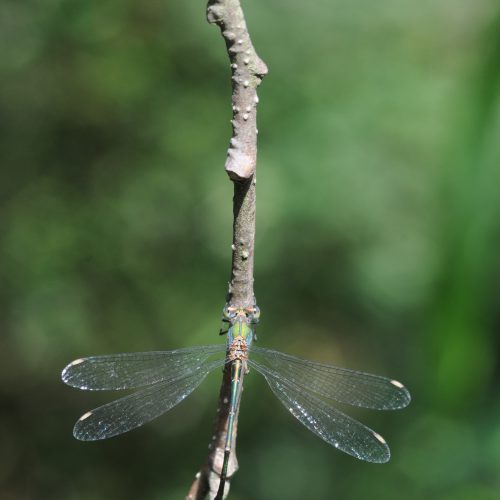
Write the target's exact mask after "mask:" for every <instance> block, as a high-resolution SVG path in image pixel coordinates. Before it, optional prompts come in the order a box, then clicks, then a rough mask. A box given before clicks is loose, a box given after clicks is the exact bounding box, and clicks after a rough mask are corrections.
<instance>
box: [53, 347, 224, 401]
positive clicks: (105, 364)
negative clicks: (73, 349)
mask: <svg viewBox="0 0 500 500" xmlns="http://www.w3.org/2000/svg"><path fill="white" fill-rule="evenodd" d="M225 350H226V346H225V345H224V344H220V345H210V346H196V347H189V348H187V349H177V350H175V351H154V352H134V353H130V354H112V355H109V356H92V357H90V358H81V359H77V360H75V361H73V362H72V363H70V364H69V365H68V366H66V368H64V370H63V372H62V375H61V378H62V380H63V381H64V382H65V383H66V384H68V385H70V386H72V387H77V388H78V389H82V390H87V391H102V390H117V389H133V388H136V387H144V386H147V385H150V384H156V383H158V382H166V381H168V380H171V379H172V378H175V377H179V376H181V375H182V374H186V373H190V372H191V371H192V370H194V369H195V368H196V367H197V366H199V365H200V364H202V363H203V362H204V361H206V360H207V358H208V357H209V356H211V355H213V354H217V353H224V352H225Z"/></svg>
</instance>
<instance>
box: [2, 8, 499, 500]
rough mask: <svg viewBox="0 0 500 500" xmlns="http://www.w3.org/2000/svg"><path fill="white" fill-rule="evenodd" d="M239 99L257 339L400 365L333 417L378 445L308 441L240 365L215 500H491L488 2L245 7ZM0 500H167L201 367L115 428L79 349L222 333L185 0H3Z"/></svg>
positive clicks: (208, 85) (207, 393)
mask: <svg viewBox="0 0 500 500" xmlns="http://www.w3.org/2000/svg"><path fill="white" fill-rule="evenodd" d="M244 6H245V8H246V11H247V18H248V24H249V26H250V29H251V33H252V36H253V39H254V44H255V46H256V48H257V51H258V52H259V54H260V55H261V57H262V58H263V59H264V60H265V61H266V62H267V64H268V66H269V68H270V73H269V76H268V77H267V78H266V79H265V80H264V82H263V84H262V86H261V88H260V89H259V94H260V98H261V104H260V107H259V111H258V114H259V129H260V135H259V167H258V180H259V182H258V221H257V224H258V227H257V231H258V234H257V247H256V281H255V289H256V294H257V297H258V300H259V305H260V307H261V309H262V323H261V325H260V327H259V340H260V342H261V344H262V345H266V346H270V347H276V348H279V349H280V350H284V351H286V352H289V353H292V354H296V355H299V356H303V357H307V358H310V359H315V360H322V361H327V362H334V363H336V364H339V365H344V366H349V367H352V368H358V369H362V370H365V371H372V372H375V373H380V374H386V375H389V376H391V377H395V378H398V379H400V380H402V381H403V382H404V383H405V384H406V385H407V386H408V387H409V388H410V390H411V392H412V396H413V402H412V405H411V406H410V407H409V408H408V409H406V410H404V411H401V412H395V413H382V412H370V411H353V412H351V414H353V415H355V416H356V417H358V418H360V419H361V420H362V421H363V422H365V423H367V424H368V425H370V426H372V427H374V428H375V429H376V430H377V431H378V432H380V433H381V434H382V435H384V436H385V437H386V439H387V440H388V442H389V444H390V445H391V449H392V453H393V457H392V460H391V462H389V464H387V465H384V466H380V465H372V464H366V463H362V462H359V461H357V460H355V459H353V458H351V457H349V456H347V455H344V454H342V453H339V452H337V451H335V450H334V449H332V448H331V447H329V446H328V445H326V444H325V443H324V442H322V441H321V440H320V439H318V438H316V437H315V436H313V435H312V434H311V433H309V432H308V431H307V430H306V429H304V428H302V426H300V424H299V423H297V422H296V421H295V420H294V419H292V418H291V417H290V416H289V414H288V412H287V411H286V410H285V409H284V408H283V407H282V405H281V404H280V403H279V402H278V400H276V398H275V397H274V396H273V395H272V393H271V391H270V390H269V389H268V388H267V387H266V385H265V382H264V381H263V380H261V379H260V377H257V376H256V375H255V374H253V373H252V374H251V375H250V376H249V377H248V378H247V381H246V390H245V394H244V398H243V403H242V413H241V420H240V427H239V440H238V457H239V460H240V467H241V469H240V471H239V473H238V474H237V475H236V476H235V479H234V481H233V486H232V491H231V495H230V498H231V499H232V500H283V499H288V500H294V499H297V500H299V499H304V498H314V499H347V500H350V499H364V498H376V499H379V498H380V499H385V500H389V499H400V498H402V497H403V496H404V498H405V499H408V500H413V499H424V498H425V499H450V500H451V499H453V500H457V499H458V500H469V499H470V500H476V499H477V500H483V499H484V500H487V499H497V498H499V497H500V472H499V470H500V469H499V463H500V399H499V398H498V396H499V391H498V383H499V382H500V369H499V364H498V357H497V352H498V349H499V345H498V344H499V342H498V336H497V335H496V332H497V331H498V327H499V323H500V315H499V308H498V305H497V304H498V301H499V299H500V286H499V282H500V266H499V261H498V258H497V257H498V251H499V246H500V245H499V223H498V221H499V220H500V167H499V165H500V161H499V158H500V100H499V82H500V17H499V14H500V5H499V3H498V2H497V1H494V0H475V1H474V2H472V1H467V0H433V1H431V0H423V1H416V0H413V1H403V2H401V1H396V0H379V1H377V2H371V1H368V0H358V1H350V0H315V1H314V2H313V1H310V2H305V1H299V0H253V1H250V0H246V1H245V2H244ZM0 56H1V57H0V85H1V92H0V154H1V169H0V193H1V195H0V201H1V211H0V225H1V227H0V259H1V268H0V273H1V287H0V310H1V314H0V325H1V334H0V335H1V336H0V408H1V410H0V497H1V498H2V499H4V500H18V499H27V500H28V499H29V500H38V499H43V500H46V499H65V500H66V499H67V500H80V499H92V500H94V499H95V500H100V499H103V500H117V499H137V498H144V499H148V500H149V499H151V500H160V499H161V500H170V499H171V500H179V499H181V498H184V495H185V494H186V493H187V491H188V488H189V486H190V484H191V481H192V480H193V478H194V474H195V472H196V471H197V470H198V468H199V465H200V464H201V462H202V461H203V460H204V457H205V456H206V453H207V445H208V443H209V441H210V436H211V434H212V422H213V417H214V414H215V408H216V399H217V393H218V386H219V382H220V373H216V374H213V375H211V376H210V377H209V378H208V380H207V381H206V382H205V383H204V384H203V386H202V387H201V388H200V389H198V390H197V391H196V392H195V393H194V394H193V395H192V396H191V397H190V398H189V399H188V400H186V401H185V402H184V403H182V404H181V405H180V406H179V407H177V408H176V409H175V410H173V411H172V412H170V413H169V414H167V415H165V416H163V417H162V418H160V419H158V420H157V421H155V422H154V423H152V424H149V425H147V426H145V427H143V428H141V429H139V430H136V431H134V432H131V433H129V434H126V435H124V436H122V437H118V438H114V439H111V440H109V441H104V442H98V443H80V442H77V441H76V440H74V439H73V437H72V435H71V429H72V426H73V424H74V422H75V420H76V419H77V418H78V417H79V416H80V415H81V414H82V413H84V412H85V411H87V410H88V409H90V408H93V407H96V406H98V405H99V404H101V403H103V402H106V401H109V400H110V399H112V398H113V397H114V396H115V395H110V394H85V393H82V392H79V391H76V390H74V389H71V388H69V387H66V386H64V385H63V384H62V382H61V381H60V371H61V369H62V368H63V367H64V365H65V364H66V363H67V362H69V361H70V360H72V359H74V358H77V357H81V356H85V355H92V354H103V353H113V352H128V351H141V350H154V349H156V350H157V349H173V348H177V347H186V346H191V345H196V344H208V343H216V342H220V341H221V339H219V337H218V335H217V333H218V328H219V324H220V312H221V309H222V306H223V304H224V298H225V293H226V289H227V279H228V276H229V267H230V244H231V218H232V204H231V198H232V186H231V183H230V182H229V181H228V179H227V178H226V175H225V173H224V170H223V166H224V160H225V151H226V147H227V144H228V140H229V137H230V124H229V120H230V71H229V64H228V61H227V56H226V53H225V47H224V43H223V40H222V38H221V37H220V34H219V32H218V30H217V29H216V28H214V27H211V26H209V25H208V24H207V23H206V21H205V2H204V1H201V0H161V1H159V0H150V1H147V2H140V1H137V0H136V1H132V0H99V1H97V0H88V1H82V0H45V1H40V0H38V1H37V0H24V1H19V0H2V2H1V4H0Z"/></svg>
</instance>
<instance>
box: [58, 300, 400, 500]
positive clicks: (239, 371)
mask: <svg viewBox="0 0 500 500" xmlns="http://www.w3.org/2000/svg"><path fill="white" fill-rule="evenodd" d="M259 315H260V312H259V309H258V307H256V306H254V307H250V308H246V309H242V308H234V307H229V306H226V307H225V308H224V311H223V321H225V322H227V323H229V325H230V326H229V329H228V332H227V342H226V345H224V344H221V345H210V346H197V347H190V348H186V349H177V350H174V351H157V352H145V353H131V354H115V355H110V356H93V357H89V358H82V359H77V360H75V361H73V362H72V363H70V364H69V365H68V366H66V368H65V369H64V370H63V372H62V379H63V381H64V382H65V383H66V384H68V385H70V386H72V387H77V388H79V389H83V390H89V391H96V390H121V389H138V390H137V391H136V392H134V393H132V394H130V395H128V396H125V397H123V398H121V399H118V400H116V401H113V402H111V403H108V404H105V405H104V406H100V407H99V408H97V409H95V410H92V411H89V412H87V413H85V414H84V415H83V416H82V417H80V419H79V420H78V421H77V422H76V424H75V427H74V430H73V435H74V436H75V438H77V439H80V440H83V441H94V440H98V439H106V438H109V437H112V436H117V435H118V434H122V433H124V432H128V431H130V430H131V429H134V428H136V427H139V426H141V425H143V424H145V423H146V422H149V421H150V420H153V419H154V418H156V417H158V416H160V415H162V414H163V413H165V412H167V411H169V410H170V409H172V408H173V407H174V406H176V405H177V404H178V403H180V402H181V401H182V400H183V399H185V398H186V397H187V396H189V394H191V392H192V391H193V390H194V389H196V387H198V386H199V385H200V384H201V382H202V381H203V380H204V379H205V377H206V376H207V375H208V374H209V373H210V372H211V371H212V370H214V369H216V368H219V367H222V366H224V365H226V364H230V366H231V397H230V399H229V401H228V404H229V412H228V425H227V429H228V431H227V437H226V443H225V448H224V462H223V467H222V473H221V488H223V487H224V481H225V477H226V474H227V466H228V460H229V455H230V453H231V449H232V435H233V432H232V430H233V424H234V417H235V414H236V412H237V409H238V406H239V402H240V398H241V388H242V381H243V377H244V375H245V374H246V373H248V369H249V367H252V368H254V369H255V370H256V371H257V372H259V373H261V374H262V375H263V376H264V378H265V379H266V380H267V383H268V384H269V386H270V388H271V390H272V391H273V392H274V394H275V395H276V396H277V397H278V399H279V400H280V401H281V402H282V403H283V405H284V406H285V407H286V408H287V409H288V410H289V411H290V413H291V414H292V415H293V416H294V417H295V418H296V419H297V420H299V421H300V422H301V423H302V424H304V425H305V426H306V427H307V428H308V429H309V430H310V431H312V432H314V433H315V434H316V435H318V436H319V437H320V438H321V439H323V440H324V441H326V442H327V443H328V444H331V445H332V446H334V447H335V448H338V449H339V450H342V451H344V452H345V453H348V454H349V455H352V456H354V457H356V458H359V459H361V460H366V461H367V462H376V463H383V462H387V461H388V460H389V458H390V451H389V447H388V446H387V443H386V442H385V440H384V438H382V436H380V435H379V434H377V433H376V432H374V431H372V430H371V429H369V428H368V427H366V426H365V425H363V424H361V423H360V422H358V421H357V420H354V419H353V418H351V417H349V416H347V415H346V414H345V413H343V412H342V411H340V410H339V409H337V408H335V407H334V406H333V405H332V404H331V401H336V402H338V403H345V404H349V405H353V406H359V407H362V408H370V409H376V410H396V409H399V408H404V407H405V406H407V405H408V403H409V402H410V394H409V392H408V391H407V389H406V388H405V387H404V386H403V384H401V383H400V382H398V381H396V380H392V379H390V378H386V377H381V376H378V375H371V374H369V373H363V372H359V371H354V370H349V369H346V368H338V367H336V366H333V365H327V364H323V363H315V362H312V361H307V360H304V359H300V358H296V357H294V356H290V355H288V354H284V353H282V352H279V351H274V350H271V349H265V348H262V347H257V346H255V345H253V344H252V341H253V340H254V325H255V324H256V323H257V322H258V320H259ZM250 353H251V355H252V358H250V357H249V354H250ZM219 494H220V492H219Z"/></svg>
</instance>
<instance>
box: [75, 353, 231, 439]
mask: <svg viewBox="0 0 500 500" xmlns="http://www.w3.org/2000/svg"><path fill="white" fill-rule="evenodd" d="M223 364H224V360H220V361H212V362H209V363H207V362H205V363H204V364H202V365H201V366H199V367H198V368H197V369H195V370H193V371H191V372H190V373H185V374H184V376H182V377H180V378H178V379H176V380H167V381H162V382H158V383H156V384H154V385H151V386H149V387H146V388H144V389H141V390H139V391H137V392H135V393H133V394H130V395H129V396H125V397H123V398H121V399H117V400H116V401H113V402H111V403H108V404H106V405H103V406H100V407H99V408H96V409H95V410H92V411H89V412H87V413H85V414H84V415H83V416H82V417H80V419H79V420H78V421H77V422H76V424H75V427H74V429H73V435H74V436H75V438H76V439H79V440H81V441H96V440H99V439H107V438H110V437H113V436H117V435H119V434H123V433H124V432H128V431H130V430H132V429H135V428H136V427H140V426H141V425H143V424H145V423H147V422H149V421H151V420H153V419H154V418H156V417H159V416H160V415H162V414H163V413H166V412H167V411H169V410H171V409H172V408H173V407H174V406H176V405H177V404H179V403H180V402H181V401H182V400H184V399H185V398H186V397H187V396H189V395H190V394H191V393H192V392H193V391H194V390H195V389H196V388H197V387H198V386H199V385H200V384H201V382H202V381H203V380H204V379H205V377H206V376H207V375H208V373H209V372H211V371H212V370H213V369H215V368H217V367H219V366H222V365H223Z"/></svg>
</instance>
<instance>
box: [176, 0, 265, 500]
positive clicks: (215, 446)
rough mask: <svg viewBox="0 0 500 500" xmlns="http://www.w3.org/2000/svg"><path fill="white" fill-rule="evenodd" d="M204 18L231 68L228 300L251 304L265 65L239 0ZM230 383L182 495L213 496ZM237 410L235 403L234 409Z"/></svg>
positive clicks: (216, 5) (232, 467)
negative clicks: (200, 458)
mask: <svg viewBox="0 0 500 500" xmlns="http://www.w3.org/2000/svg"><path fill="white" fill-rule="evenodd" d="M207 19H208V22H209V23H211V24H217V25H218V26H219V27H220V29H221V33H222V36H223V38H224V40H225V42H226V47H227V52H228V54H229V59H230V63H231V71H232V78H231V79H232V109H233V119H232V120H231V124H232V126H233V133H232V137H231V140H230V143H229V148H228V151H227V160H226V165H225V169H226V172H227V174H228V175H229V178H230V179H231V180H232V181H233V183H234V197H233V217H234V222H233V244H232V250H233V252H232V266H231V280H230V282H229V291H228V299H227V301H228V303H229V305H230V306H233V307H237V308H246V307H251V306H253V304H254V300H255V299H254V292H253V264H254V245H255V184H256V178H255V169H256V161H257V128H256V122H257V117H256V108H257V104H258V102H259V98H258V97H257V87H258V86H259V85H260V83H261V81H262V79H263V77H264V76H265V75H266V74H267V66H266V65H265V64H264V62H263V61H262V60H261V59H260V58H259V56H258V55H257V53H256V52H255V49H254V47H253V45H252V42H251V40H250V36H249V34H248V30H247V26H246V22H245V18H244V16H243V11H242V9H241V5H240V0H209V1H208V7H207ZM230 387H231V368H230V365H229V364H228V365H226V367H225V368H224V371H223V377H222V385H221V389H220V393H219V402H218V406H217V415H216V418H215V425H214V435H213V437H212V442H211V444H210V446H209V453H208V456H207V458H206V460H205V463H204V464H203V466H202V467H201V469H200V471H199V472H198V473H197V474H196V478H195V480H194V482H193V484H192V485H191V488H190V490H189V493H188V495H187V497H186V499H187V500H204V499H205V498H206V496H207V495H208V496H209V498H210V499H211V500H212V499H214V498H215V495H216V493H217V489H218V486H219V481H220V474H221V469H222V462H223V457H224V446H225V441H226V434H227V421H228V412H229V400H230ZM238 412H239V408H238ZM237 418H238V417H237V416H236V420H235V424H234V428H233V450H232V452H231V456H230V460H229V467H228V474H227V481H226V485H227V486H226V493H225V497H226V496H227V492H228V490H229V483H230V479H231V477H232V475H233V474H234V473H235V472H236V470H237V469H238V461H237V459H236V434H237V429H238V425H237V423H238V421H237Z"/></svg>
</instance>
